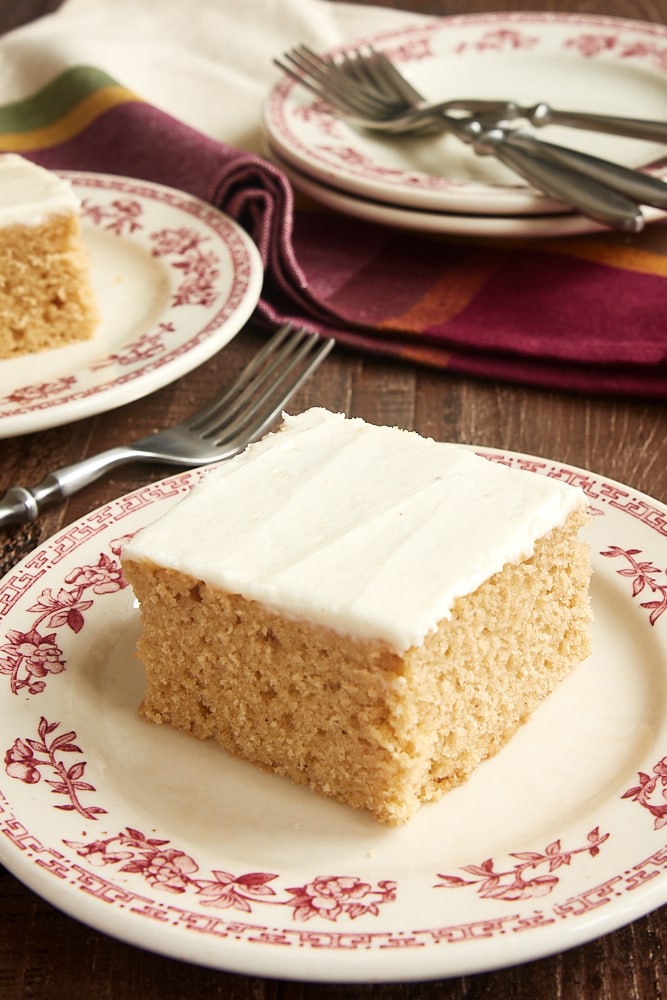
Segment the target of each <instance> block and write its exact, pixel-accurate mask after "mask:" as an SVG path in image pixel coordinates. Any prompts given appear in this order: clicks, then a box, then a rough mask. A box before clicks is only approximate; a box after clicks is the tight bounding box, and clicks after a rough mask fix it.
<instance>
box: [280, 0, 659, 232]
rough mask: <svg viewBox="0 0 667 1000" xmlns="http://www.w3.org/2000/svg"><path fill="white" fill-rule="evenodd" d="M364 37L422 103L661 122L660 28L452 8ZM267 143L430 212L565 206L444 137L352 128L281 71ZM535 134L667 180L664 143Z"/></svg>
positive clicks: (322, 178) (375, 196) (359, 187)
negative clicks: (534, 108)
mask: <svg viewBox="0 0 667 1000" xmlns="http://www.w3.org/2000/svg"><path fill="white" fill-rule="evenodd" d="M368 42H370V43H372V44H373V45H374V46H375V47H376V48H378V49H381V50H383V51H385V52H386V53H387V54H388V55H389V56H390V57H391V58H392V59H393V60H394V61H395V62H396V63H397V65H398V66H399V68H400V69H401V71H402V72H403V73H404V74H405V75H406V76H407V77H408V78H409V79H410V81H411V82H412V83H413V84H414V86H415V87H416V88H417V90H419V91H420V92H421V93H422V94H424V95H425V96H426V97H427V98H428V99H431V100H449V99H452V98H459V99H460V98H491V99H494V100H495V99H498V98H506V99H508V100H510V99H511V100H514V101H518V102H521V103H526V104H528V105H532V104H535V103H537V102H539V101H549V102H550V103H551V104H552V105H553V106H555V107H558V108H564V109H573V110H582V111H595V112H598V113H601V114H614V115H628V116H632V117H644V118H648V119H656V120H663V119H664V117H665V106H666V104H667V62H666V61H665V58H664V51H665V45H666V44H667V26H665V25H660V24H654V23H650V22H648V21H633V20H627V19H622V18H613V17H605V16H603V15H595V14H569V13H529V12H525V11H512V12H509V13H481V14H462V15H456V16H451V17H439V18H435V19H433V20H428V19H423V18H422V19H421V20H420V21H418V22H416V23H415V24H414V25H408V26H407V27H406V26H403V27H401V28H397V29H393V30H387V31H384V32H382V33H381V34H379V35H373V36H368V37H365V38H359V39H357V40H356V41H355V42H354V44H347V45H345V46H341V48H340V49H337V50H333V51H332V52H330V53H327V54H328V55H332V56H335V55H336V54H337V53H340V52H341V51H344V50H346V49H350V48H354V47H355V46H359V45H363V44H366V43H368ZM263 120H264V128H265V131H266V133H267V135H268V138H269V141H270V143H271V145H272V146H273V147H274V148H275V149H276V150H277V152H278V153H279V154H280V155H281V156H282V157H283V158H284V159H285V160H287V161H288V162H289V163H291V164H292V166H294V167H296V168H297V169H299V170H301V171H302V172H304V173H306V174H308V175H309V176H311V177H313V178H314V179H315V180H317V181H319V182H320V183H324V184H327V185H329V186H331V187H337V188H340V189H341V190H343V191H346V192H348V193H349V194H353V195H356V196H358V197H365V198H370V199H372V200H375V201H382V202H386V203H389V204H394V205H400V206H404V207H409V208H414V209H428V210H430V211H436V212H452V213H455V212H458V213H475V214H481V215H489V216H495V215H499V216H502V215H531V214H540V215H542V214H548V213H552V212H558V211H561V212H565V211H568V209H567V208H566V206H564V205H562V204H561V203H559V202H556V201H554V200H553V199H550V198H548V197H547V196H546V195H544V194H542V193H541V192H539V191H536V190H534V189H533V188H531V187H530V186H529V185H528V184H527V183H526V182H525V181H524V180H523V179H521V178H519V177H518V176H517V175H516V174H515V173H513V172H512V171H510V170H509V169H508V168H507V167H505V166H504V165H503V164H502V163H500V162H499V161H497V160H496V159H495V158H494V157H491V156H478V155H477V154H475V153H474V152H473V150H472V148H471V147H470V146H466V145H464V144H463V143H461V142H460V141H459V140H458V139H456V138H455V137H454V136H452V135H445V134H443V135H440V136H435V137H434V136H428V137H415V136H402V137H398V138H397V137H396V136H391V137H390V136H383V135H381V134H379V133H371V132H368V131H366V132H364V131H362V130H360V129H356V128H353V127H352V126H350V125H349V124H348V123H346V122H345V121H343V120H341V119H340V118H337V117H336V116H335V115H334V114H333V113H332V111H331V109H330V107H329V106H328V105H327V104H326V103H325V102H324V101H323V100H321V99H319V98H315V97H314V96H313V94H312V93H311V92H310V91H308V90H307V89H306V88H305V87H304V86H302V85H301V84H300V83H298V82H296V81H295V80H294V79H293V78H291V77H288V76H287V75H285V76H283V77H282V78H281V79H280V80H279V81H278V83H277V84H276V85H275V87H274V88H273V89H272V91H271V93H270V94H269V96H268V98H267V100H266V102H265V107H264V116H263ZM538 131H539V134H540V135H541V136H542V137H543V138H547V139H549V140H551V141H553V142H562V143H563V144H564V145H569V146H572V147H575V148H577V149H582V150H584V151H585V152H589V153H593V154H595V155H597V156H602V157H605V158H607V159H611V160H615V161H617V162H619V163H624V164H626V165H627V166H632V167H638V168H642V169H644V168H645V169H647V170H648V171H649V172H651V173H654V174H656V175H657V176H659V177H667V163H666V162H665V156H666V155H667V147H665V145H664V144H661V143H656V142H647V141H643V140H642V141H640V140H636V139H629V138H626V137H620V136H610V135H605V134H602V133H594V132H585V131H581V130H575V129H566V128H564V127H562V126H549V127H547V128H545V129H541V130H538Z"/></svg>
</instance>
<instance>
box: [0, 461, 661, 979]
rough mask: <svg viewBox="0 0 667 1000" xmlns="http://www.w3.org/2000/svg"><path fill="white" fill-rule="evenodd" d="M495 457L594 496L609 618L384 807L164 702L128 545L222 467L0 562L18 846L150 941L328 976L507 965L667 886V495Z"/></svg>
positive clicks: (648, 906) (177, 951) (74, 892)
mask: <svg viewBox="0 0 667 1000" xmlns="http://www.w3.org/2000/svg"><path fill="white" fill-rule="evenodd" d="M480 454H483V455H484V456H485V457H487V458H488V459H489V460H492V461H500V462H504V463H507V464H509V465H513V466H515V467H519V468H523V469H525V470H527V474H539V475H548V476H555V477H557V478H559V479H564V480H567V481H568V482H570V483H574V484H577V485H579V486H580V487H582V488H583V489H584V490H585V492H586V494H587V496H588V498H589V500H590V504H591V508H592V517H591V524H590V529H589V535H590V542H591V546H592V556H593V565H594V571H595V572H594V575H593V583H592V602H593V608H594V612H595V623H594V635H593V654H592V656H591V657H590V659H589V660H587V661H586V662H585V663H582V664H581V665H580V666H579V667H578V668H577V669H576V670H575V671H574V672H573V674H572V675H571V676H570V677H569V678H568V679H567V680H566V681H565V682H564V683H563V684H562V685H561V687H560V688H559V689H558V690H557V691H556V693H555V694H554V695H552V697H551V698H550V699H549V700H548V701H546V702H545V703H544V704H543V705H542V706H541V707H540V708H539V709H538V711H537V712H536V713H535V714H534V715H533V716H532V718H531V719H530V720H529V722H528V723H527V724H526V725H525V726H524V727H523V728H522V729H521V730H520V731H519V732H518V733H517V734H516V735H515V737H514V739H513V740H512V741H511V742H510V743H509V745H508V746H506V747H505V748H504V749H503V750H502V751H501V753H499V754H498V755H497V756H496V757H494V758H493V759H492V760H489V761H487V762H486V763H484V764H483V765H482V766H481V767H480V768H478V770H477V771H476V772H475V773H474V775H473V776H472V777H471V779H470V780H469V781H468V782H467V783H466V784H465V785H463V786H461V787H459V788H457V789H455V790H454V791H452V792H451V793H450V794H449V795H447V796H446V797H445V798H443V799H442V800H441V801H440V802H438V803H435V804H431V805H426V806H423V807H422V809H421V810H420V811H419V812H418V814H417V815H416V817H415V818H414V819H413V820H412V821H411V822H410V823H409V824H407V825H406V826H403V827H398V828H389V827H383V826H381V825H379V824H378V823H377V822H376V821H375V820H373V819H371V818H370V817H368V816H366V815H365V814H361V813H357V812H356V811H354V810H352V809H349V808H347V807H345V806H341V805H337V804H336V803H333V802H330V801H328V800H326V799H323V798H321V797H319V796H317V795H315V794H314V793H311V792H310V791H308V790H307V789H305V788H302V787H296V786H293V785H291V784H290V783H289V782H288V781H286V780H285V779H282V778H278V777H275V776H273V775H268V774H265V773H263V772H261V771H258V770H256V769H255V768H253V767H252V766H251V765H249V764H247V763H245V762H243V761H239V760H235V759H233V758H231V757H230V756H228V755H227V754H226V753H225V752H224V751H222V750H221V749H220V748H218V747H217V746H215V745H213V744H208V743H200V742H198V741H196V740H194V739H191V738H188V737H187V736H185V735H184V734H182V733H179V732H176V731H175V730H172V729H171V728H169V727H167V726H154V725H152V724H151V723H148V722H145V721H143V720H142V719H141V718H139V716H138V714H137V709H138V706H139V703H140V701H141V698H142V691H143V684H144V680H143V672H142V669H141V665H140V664H139V663H138V661H137V660H136V659H135V656H134V649H135V643H136V640H137V637H138V633H139V623H138V614H137V608H136V606H135V602H134V600H133V597H132V593H131V591H130V589H129V588H128V587H127V586H126V585H125V583H124V581H123V577H122V575H121V572H120V565H119V551H120V549H121V547H122V544H123V539H124V538H125V537H127V536H128V535H130V534H132V533H133V532H134V531H136V530H137V529H138V528H139V527H141V526H142V525H144V524H146V523H147V522H149V521H150V520H152V519H154V518H155V517H157V516H158V515H159V514H161V513H163V512H164V511H166V510H167V509H168V508H169V507H170V506H171V505H172V504H173V503H175V502H176V501H177V500H178V498H179V496H181V495H182V494H183V493H184V492H185V491H186V490H187V489H188V488H189V486H190V485H191V484H192V483H193V482H194V481H196V480H197V479H198V478H199V477H200V476H201V475H202V473H201V472H186V473H182V474H180V475H176V476H172V477H169V478H167V479H164V480H162V481H160V482H158V483H155V484H152V485H149V486H145V487H142V488H141V489H139V490H137V491H135V492H133V493H130V494H128V495H126V496H125V497H122V498H120V499H118V500H115V501H113V502H111V503H109V504H107V505H106V506H105V507H103V508H100V509H99V510H97V511H95V512H93V513H91V514H88V515H87V516H86V517H84V518H83V519H81V520H80V521H78V522H76V523H74V524H72V525H71V526H70V527H68V528H66V529H64V530H63V531H61V532H60V533H58V534H57V535H54V536H53V538H51V539H49V540H48V541H46V542H45V543H44V544H43V545H41V546H40V547H39V548H38V549H37V550H35V551H34V552H33V553H32V554H31V555H30V556H28V557H27V558H26V559H25V560H23V562H22V563H21V564H19V565H18V566H17V567H16V568H15V569H14V570H12V571H11V572H10V573H9V574H8V575H7V576H6V577H5V578H4V580H2V581H1V582H0V608H1V609H2V612H1V615H0V751H1V753H0V760H4V766H3V767H2V770H1V771H0V863H2V864H3V865H5V866H6V868H8V869H9V870H10V871H11V872H13V873H14V874H15V876H16V877H17V878H18V879H20V880H21V881H22V882H24V883H25V884H26V885H27V886H29V887H30V888H31V889H33V890H34V891H35V892H36V893H38V894H39V895H41V896H43V897H44V898H45V899H47V900H49V901H50V902H51V903H52V904H53V905H54V906H56V907H59V908H60V909H61V910H63V911H64V912H66V913H67V914H69V915H71V916H72V917H74V918H76V919H77V920H80V921H82V922H83V923H86V924H88V925H90V926H92V927H94V928H97V929H98V930H100V931H102V932H105V933H107V934H110V935H112V936H115V937H117V938H120V939H122V940H124V941H128V942H131V943H132V944H134V945H138V946H140V947H143V948H145V949H148V950H152V951H155V952H158V953H162V954H165V955H169V956H172V957H175V958H178V959H183V960H187V961H190V962H193V963H199V964H202V965H205V966H211V967H214V968H218V969H224V970H228V971H234V972H243V973H247V974H251V975H255V976H257V975H264V976H277V977H281V978H288V979H289V978H294V979H299V980H309V981H328V982H332V981H339V982H340V981H343V982H369V981H407V980H417V979H418V980H423V979H431V978H444V977H449V976H457V975H464V974H470V973H475V972H480V971H483V970H490V969H493V968H497V967H500V966H507V965H511V964H516V963H520V962H525V961H529V960H532V959H536V958H540V957H542V956H545V955H548V954H551V953H554V952H557V951H560V950H563V949H566V948H570V947H572V946H574V945H577V944H581V943H582V942H585V941H588V940H591V939H593V938H595V937H598V936H600V935H602V934H606V933H608V932H609V931H612V930H614V929H615V928H618V927H621V926H623V925H625V924H627V923H629V922H630V921H632V920H634V919H636V918H637V917H640V916H642V915H644V914H646V913H647V912H649V911H651V910H653V909H655V908H657V907H658V906H660V905H661V904H663V903H665V902H666V901H667V872H666V871H665V869H666V867H667V852H666V851H665V830H664V827H665V826H666V825H667V805H666V804H665V794H664V793H665V789H666V788H667V571H666V570H665V566H667V506H666V505H665V504H662V503H660V502H658V501H656V500H652V499H651V498H650V497H648V496H645V495H643V494H641V493H638V492H637V491H635V490H633V489H632V488H630V487H628V486H623V485H620V484H618V483H615V482H612V481H610V480H607V479H605V478H603V477H600V476H598V475H596V474H594V473H590V472H586V471H584V470H580V469H576V468H572V467H566V466H562V465H559V464H557V463H554V462H550V461H545V460H543V459H539V458H533V457H530V456H526V455H519V454H516V453H508V452H500V451H490V450H485V451H482V452H480ZM193 775H196V776H197V780H196V781H193V780H192V778H193Z"/></svg>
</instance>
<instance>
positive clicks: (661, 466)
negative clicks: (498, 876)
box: [0, 0, 667, 1000]
mask: <svg viewBox="0 0 667 1000" xmlns="http://www.w3.org/2000/svg"><path fill="white" fill-rule="evenodd" d="M221 2H223V0H221ZM378 2H379V3H380V4H382V5H385V6H402V7H405V8H407V9H413V10H415V11H420V12H425V13H431V14H451V13H461V12H471V11H485V10H497V9H516V10H543V9H557V10H573V11H578V12H591V13H606V14H617V15H619V16H624V17H632V18H644V19H647V20H654V21H658V22H667V3H666V2H665V0H552V2H551V3H549V2H547V0H526V2H518V0H515V2H514V3H511V2H505V3H503V2H493V0H486V2H485V0H402V2H401V0H397V2H394V0H378ZM58 5H59V4H58V0H0V31H6V30H10V29H12V28H14V27H16V26H18V25H19V24H20V23H22V22H24V21H28V20H30V19H32V18H33V17H37V16H41V15H43V14H46V13H48V12H49V11H50V10H54V9H56V8H57V7H58ZM1 100H2V95H0V103H1ZM664 238H665V241H666V242H667V229H665V230H664ZM259 342H260V337H259V336H258V335H257V334H256V333H253V332H252V331H251V330H248V331H245V332H243V334H242V335H240V336H239V337H238V338H237V339H236V340H234V341H233V342H232V343H231V344H230V345H229V346H228V347H226V348H225V349H224V351H223V352H221V353H220V354H219V355H218V356H217V357H215V358H213V359H212V360H211V361H209V362H207V363H206V365H204V366H202V367H201V368H199V369H197V370H195V371H193V372H191V373H190V374H189V375H187V376H185V377H183V378H181V379H179V380H178V381H177V382H176V383H174V384H173V385H171V386H168V387H167V388H165V389H162V390H161V391H159V392H157V393H155V394H153V395H151V396H149V397H148V398H147V399H144V400H140V401H138V402H135V403H132V404H130V405H128V406H126V407H124V408H122V409H121V410H119V411H115V412H112V413H107V414H101V415H100V416H97V417H92V418H90V419H87V420H82V421H80V422H78V423H74V424H72V425H68V426H65V427H58V428H55V429H52V430H46V431H42V432H40V433H34V434H30V435H26V436H24V437H19V438H16V439H9V440H0V470H1V477H0V489H1V488H4V487H5V486H7V485H9V484H10V483H12V482H21V483H33V482H36V481H38V480H39V479H40V478H41V477H42V476H43V475H44V473H45V471H47V470H48V469H49V468H54V467H57V466H60V465H63V464H66V463H68V462H71V461H74V460H76V459H78V458H80V457H81V456H84V455H88V454H92V453H94V452H97V451H99V450H102V449H104V448H107V447H109V446H111V445H114V444H117V443H121V442H122V441H124V440H128V439H131V438H134V437H137V436H139V435H142V434H144V433H147V432H149V431H151V430H152V429H154V428H156V427H158V426H163V425H167V424H170V423H172V422H173V421H176V420H178V419H181V418H182V417H184V416H186V415H187V414H188V413H189V412H191V411H192V410H193V409H195V408H196V407H197V405H198V403H199V401H200V400H201V399H202V398H204V397H206V396H208V395H210V394H211V393H212V392H213V391H214V390H215V389H216V387H217V386H219V385H220V384H221V383H222V382H223V381H225V380H227V379H228V378H229V377H230V376H231V375H233V373H234V372H236V371H238V370H240V369H241V368H242V367H243V365H244V364H245V362H246V360H247V359H248V358H249V356H250V355H251V354H252V352H253V351H254V350H255V348H256V346H257V344H258V343H259ZM315 402H316V403H318V404H322V405H325V406H327V407H329V408H331V409H337V410H344V411H345V412H346V413H348V414H350V415H360V416H363V417H365V418H367V419H369V420H371V421H373V422H379V423H388V424H398V425H401V426H404V427H412V428H415V429H417V430H418V431H420V432H422V433H425V434H429V435H432V436H433V437H436V438H439V439H443V440H451V441H459V442H467V443H475V444H478V445H485V446H492V447H499V448H507V449H510V450H513V451H520V452H525V453H529V454H534V455H543V456H547V457H549V458H552V459H555V460H558V461H561V462H564V463H570V464H574V465H577V466H582V467H584V468H587V469H591V470H593V471H596V472H598V473H600V474H602V475H604V476H606V477H609V478H612V479H616V480H619V481H621V482H623V483H627V484H629V485H631V486H632V487H634V488H636V489H638V490H642V491H644V492H646V493H648V494H650V495H651V496H653V497H656V498H657V499H659V500H661V501H667V412H666V407H665V404H664V403H660V402H644V401H642V400H641V399H637V400H630V401H629V400H622V399H615V398H589V397H582V396H577V395H567V394H564V393H558V392H542V391H537V390H532V389H527V388H521V387H518V386H514V385H506V384H501V383H495V382H481V381H476V380H473V379H467V378H459V377H452V376H451V375H449V374H443V373H439V372H434V371H429V370H426V369H421V368H418V367H413V366H411V365H409V364H400V365H399V364H395V363H392V362H386V361H382V360H378V359H370V358H366V357H363V356H361V355H359V354H353V353H347V352H345V351H344V350H340V349H339V350H336V351H335V352H334V354H333V355H332V356H331V357H330V359H329V360H328V362H327V364H326V365H325V367H324V368H323V369H322V370H321V371H320V372H319V373H318V375H317V377H316V380H315V381H314V382H311V383H310V384H309V385H308V386H306V387H305V388H304V389H303V390H302V391H301V394H300V397H299V399H298V400H297V401H296V403H295V406H306V405H309V404H311V403H315ZM162 475H164V468H162V467H155V468H151V467H148V466H145V465H137V466H133V467H127V468H124V469H119V470H117V471H116V472H114V473H113V474H112V475H110V476H108V477H106V478H104V479H103V480H101V481H100V482H99V483H98V484H96V485H94V486H92V487H90V488H89V489H87V490H85V491H84V492H82V493H80V494H79V495H78V496H76V497H74V498H73V499H72V500H71V501H70V502H68V503H66V504H63V505H61V506H57V507H54V508H52V509H50V510H49V511H48V512H47V513H45V514H44V515H43V516H42V517H41V518H40V519H39V521H38V522H36V523H35V524H32V525H30V526H28V527H24V528H23V527H22V528H16V529H12V530H9V529H5V530H3V529H0V570H1V571H2V572H5V571H7V570H8V569H10V568H11V566H12V565H13V564H14V563H15V562H16V561H17V560H18V559H19V558H21V557H22V556H23V555H24V554H26V553H27V552H29V551H30V550H31V549H32V548H33V547H34V546H35V545H37V544H39V543H40V542H41V541H42V540H44V539H45V538H47V537H48V536H50V535H51V534H53V532H55V531H56V530H57V529H59V528H60V527H62V526H64V525H66V524H67V523H69V522H71V521H73V520H75V519H77V518H78V517H80V516H81V515H83V514H85V513H87V512H88V511H90V510H92V509H94V508H95V507H97V506H99V505H100V504H102V503H104V502H106V501H108V500H110V499H112V498H114V497H117V496H119V495H121V494H124V493H126V492H128V491H129V490H131V489H133V488H135V487H137V486H139V485H140V484H142V483H144V482H147V481H150V480H151V479H158V478H161V477H162ZM666 948H667V910H666V909H661V910H658V911H657V912H654V913H651V914H650V915H648V916H646V917H643V918H642V919H639V920H637V921H635V922H634V923H631V924H630V925H629V926H627V927H625V928H623V929H621V930H618V931H616V932H615V933H612V934H609V935H607V936H605V937H603V938H601V939H599V940H597V941H593V942H592V943H590V944H587V945H584V946H580V947H576V948H573V949H571V950H569V951H566V952H564V953H562V954H556V955H553V956H551V957H546V958H543V959H541V960H539V961H534V962H530V963H528V964H525V965H521V966H518V967H512V968H507V969H504V970H501V971H497V972H493V973H484V974H478V975H474V976H466V977H463V978H456V979H450V980H443V981H440V982H424V983H405V984H400V983H397V984H391V985H362V986H359V985H355V986H342V985H326V984H311V983H300V982H298V981H285V982H278V981H273V980H267V979H263V978H260V977H252V976H238V975H233V974H226V973H221V972H217V971H212V970H208V969H205V968H200V967H196V966H193V965H190V964H188V963H185V962H180V961H176V960H170V959H165V958H162V957H159V956H156V955H153V954H149V953H146V952H144V951H142V950H140V949H138V948H135V947H133V946H131V945H129V944H125V943H121V942H118V941H116V940H113V939H111V938H109V937H106V936H105V935H103V934H100V933H98V932H96V931H94V930H90V929H89V928H87V927H86V926H84V925H82V924H79V923H76V922H75V921H73V920H72V919H70V918H69V917H67V916H65V915H63V914H61V913H60V912H58V911H57V910H55V909H54V908H52V907H51V906H50V905H49V904H47V903H46V902H43V901H42V900H40V899H39V898H38V897H37V896H35V895H34V894H33V893H32V892H31V891H29V890H28V889H27V888H25V887H24V886H23V885H22V884H21V883H20V882H18V881H17V880H16V879H15V878H14V877H13V876H12V875H10V874H9V873H8V872H5V871H4V870H2V869H1V868H0V1000H23V998H26V1000H27V998H38V1000H61V998H62V1000H65V998H67V1000H70V998H74V997H80V998H84V1000H126V998H127V1000H133V998H142V1000H153V998H155V1000H158V998H159V1000H183V998H192V1000H197V998H204V997H206V998H207V1000H213V998H222V997H224V998H226V1000H251V998H252V1000H260V998H261V1000H274V998H275V1000H277V998H281V1000H351V998H353V997H354V998H357V997H358V998H378V997H382V998H387V1000H435V998H446V1000H505V998H507V1000H509V998H517V1000H536V998H540V1000H639V998H641V1000H657V998H660V997H663V996H665V995H667V970H666V967H665V949H666Z"/></svg>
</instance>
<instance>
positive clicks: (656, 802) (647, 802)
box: [623, 757, 667, 830]
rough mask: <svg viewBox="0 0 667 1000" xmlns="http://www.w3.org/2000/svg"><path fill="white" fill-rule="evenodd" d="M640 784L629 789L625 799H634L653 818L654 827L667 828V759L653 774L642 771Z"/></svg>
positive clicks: (660, 763)
mask: <svg viewBox="0 0 667 1000" xmlns="http://www.w3.org/2000/svg"><path fill="white" fill-rule="evenodd" d="M637 777H638V778H639V784H637V785H633V787H632V788H628V790H627V792H625V793H624V794H623V798H624V799H632V801H633V802H638V803H639V805H640V806H642V807H643V808H644V809H646V810H647V811H648V812H649V813H650V814H651V816H653V826H654V829H656V830H661V829H662V828H663V827H664V826H667V757H663V758H662V760H659V761H658V763H657V764H656V765H655V766H654V768H653V774H652V775H649V774H645V773H644V772H643V771H640V772H639V774H638V775H637Z"/></svg>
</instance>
